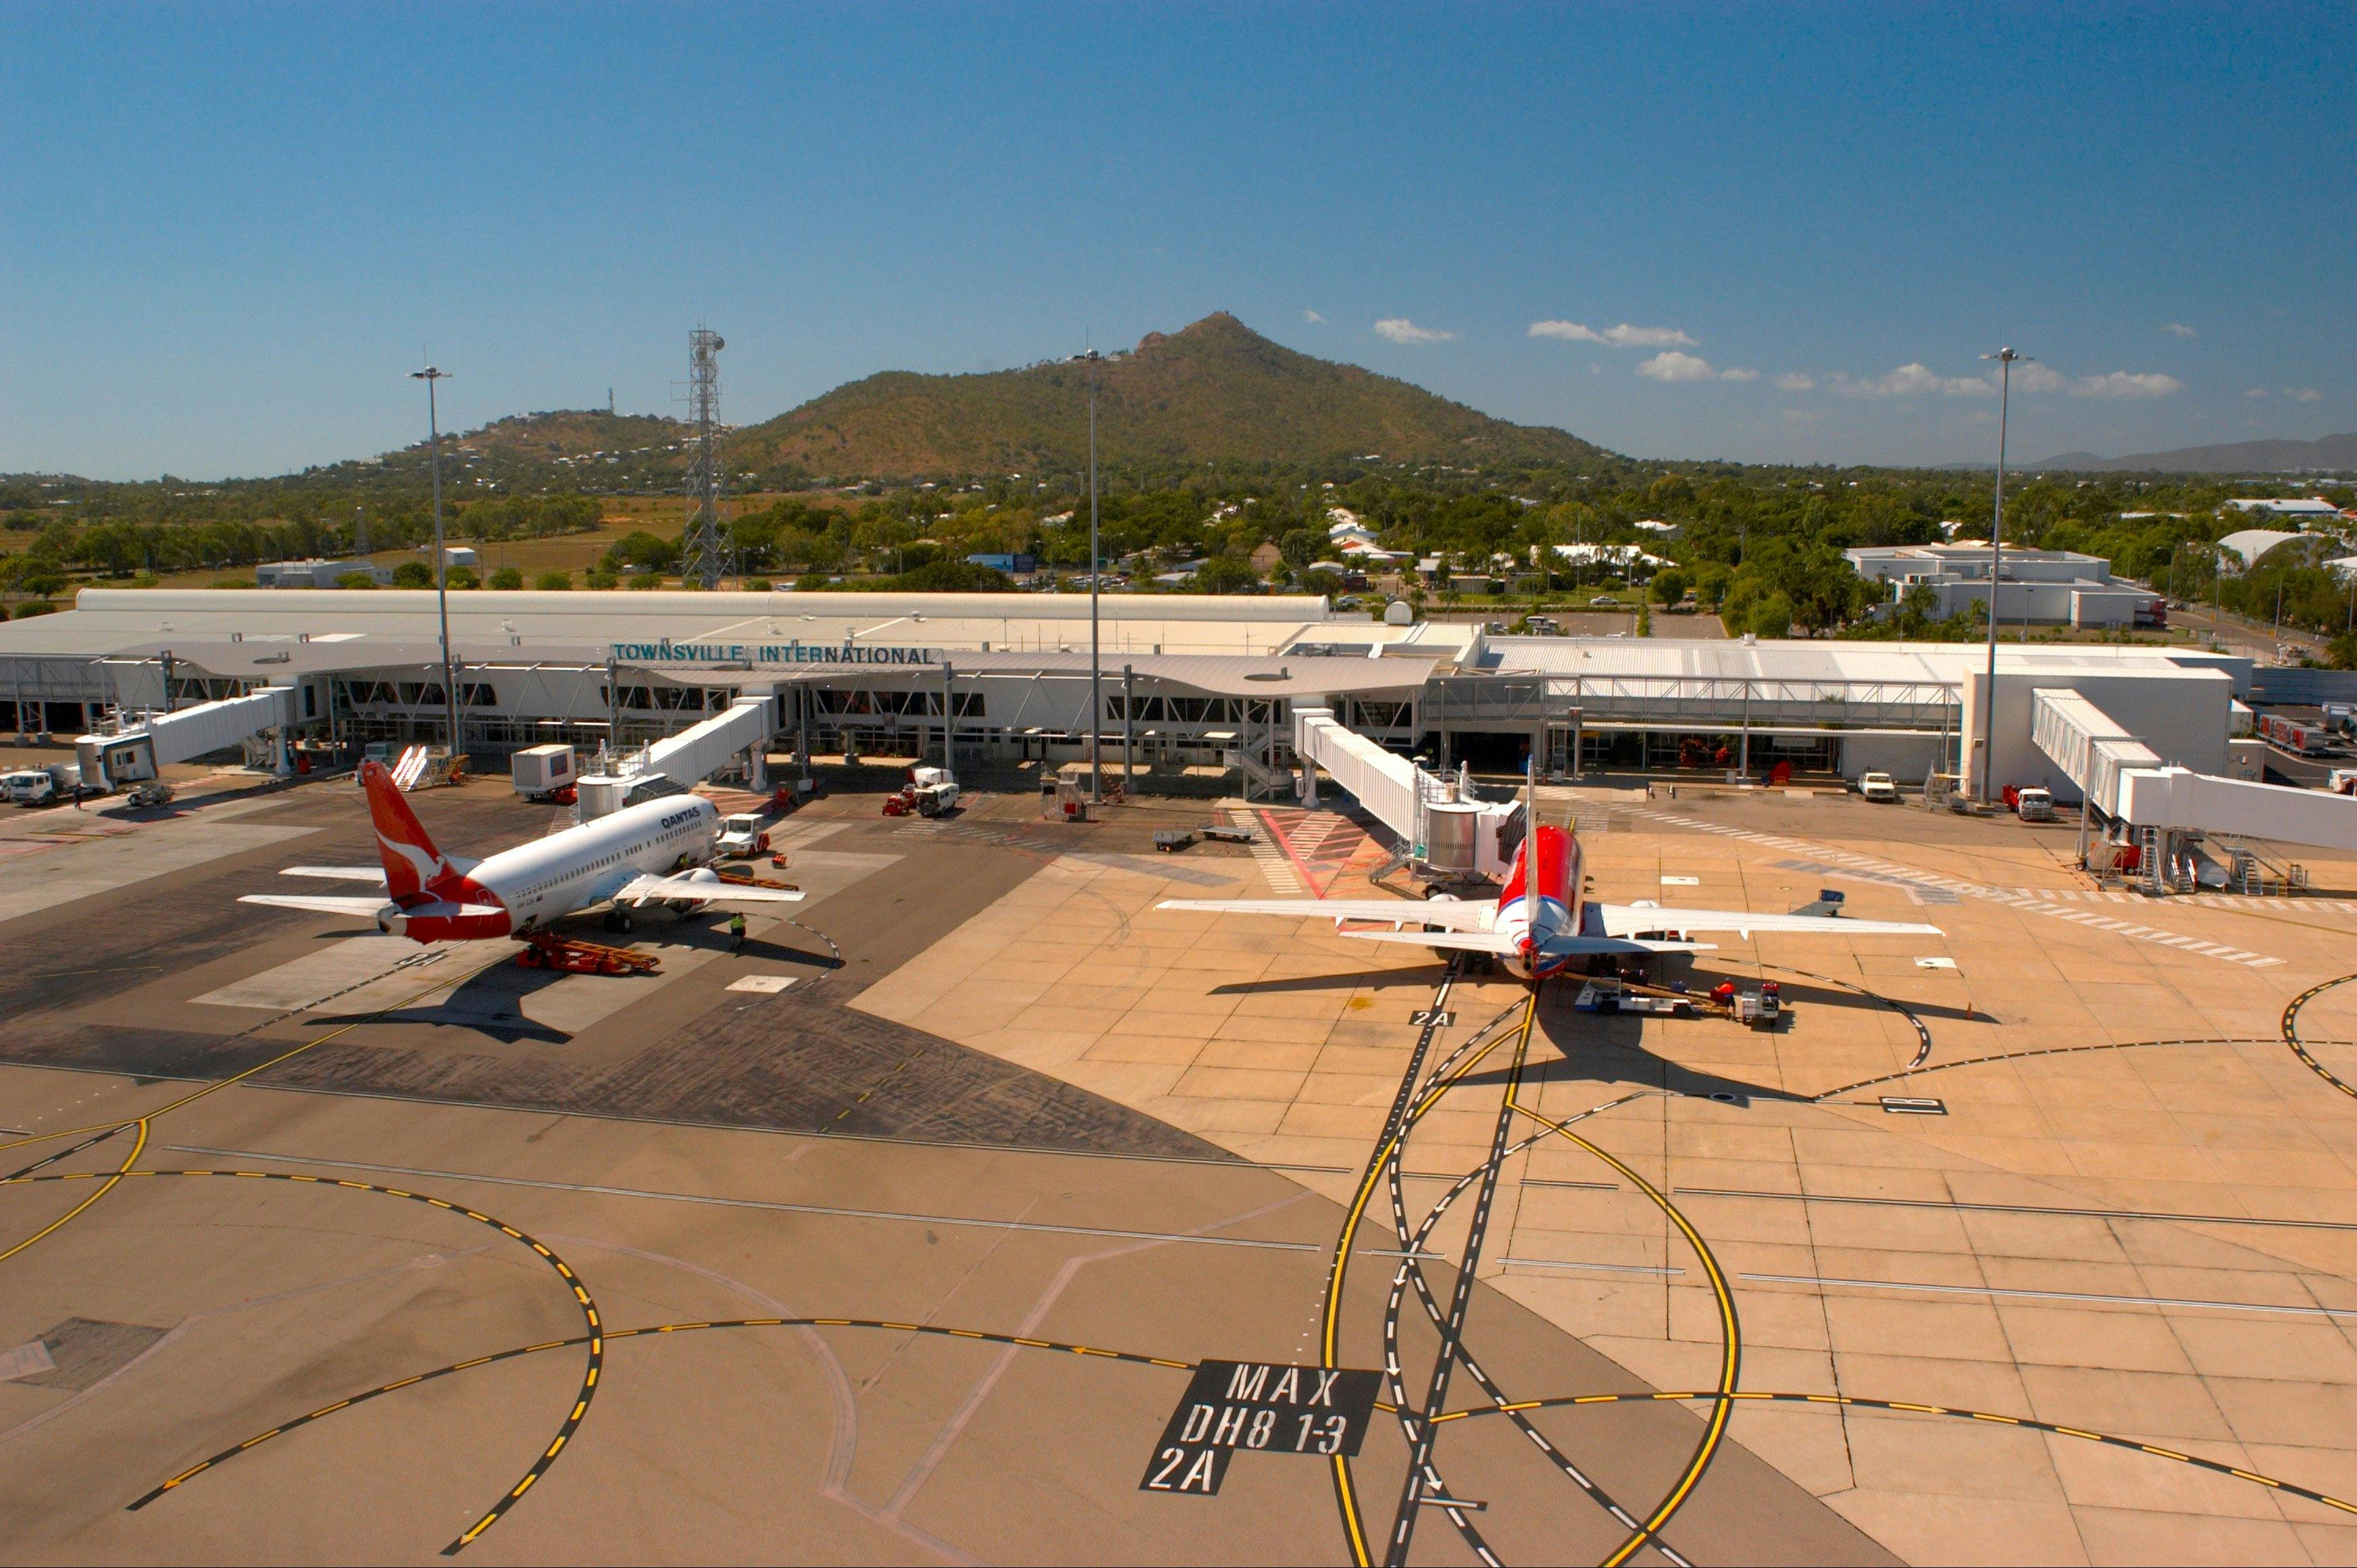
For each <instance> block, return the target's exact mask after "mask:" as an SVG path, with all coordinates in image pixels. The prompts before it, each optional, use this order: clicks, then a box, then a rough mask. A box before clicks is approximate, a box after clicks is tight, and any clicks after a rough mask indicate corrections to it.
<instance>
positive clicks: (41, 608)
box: [16, 599, 58, 620]
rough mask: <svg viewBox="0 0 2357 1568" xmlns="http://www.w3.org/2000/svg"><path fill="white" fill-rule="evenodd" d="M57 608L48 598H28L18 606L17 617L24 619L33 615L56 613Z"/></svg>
mask: <svg viewBox="0 0 2357 1568" xmlns="http://www.w3.org/2000/svg"><path fill="white" fill-rule="evenodd" d="M57 608H58V607H57V606H55V605H53V604H51V603H49V601H48V600H47V599H27V600H26V601H25V602H24V603H23V604H21V605H18V606H17V607H16V618H17V619H18V620H24V619H26V618H29V617H32V616H45V615H54V614H56V613H57Z"/></svg>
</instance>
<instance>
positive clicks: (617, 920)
mask: <svg viewBox="0 0 2357 1568" xmlns="http://www.w3.org/2000/svg"><path fill="white" fill-rule="evenodd" d="M630 927H631V922H630V911H629V910H628V909H608V910H607V911H606V929H608V930H609V931H628V930H629V929H630Z"/></svg>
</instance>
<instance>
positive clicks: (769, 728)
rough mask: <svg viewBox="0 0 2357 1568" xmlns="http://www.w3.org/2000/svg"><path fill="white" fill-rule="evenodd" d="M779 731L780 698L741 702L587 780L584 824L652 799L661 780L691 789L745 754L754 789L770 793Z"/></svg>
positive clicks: (582, 788) (750, 698) (771, 695)
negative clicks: (769, 765)
mask: <svg viewBox="0 0 2357 1568" xmlns="http://www.w3.org/2000/svg"><path fill="white" fill-rule="evenodd" d="M777 731H778V703H777V696H776V693H770V692H762V693H755V694H748V695H746V696H742V697H739V698H737V701H736V702H734V703H731V704H729V706H728V708H727V710H726V712H724V713H719V714H714V715H713V716H712V717H710V718H708V719H705V721H704V722H703V723H701V724H698V725H691V726H690V727H688V728H686V729H683V730H682V731H680V732H679V733H678V734H677V735H673V736H664V737H663V738H662V739H661V740H659V741H655V742H654V743H652V744H651V745H650V746H647V747H646V748H645V749H644V750H642V751H640V752H639V753H638V754H637V755H636V756H634V757H628V758H625V759H624V760H623V762H622V763H621V765H620V766H619V767H618V768H615V770H614V771H613V772H612V773H610V774H608V775H605V776H602V777H597V778H587V779H582V780H581V782H580V785H579V795H580V802H581V815H582V817H583V818H584V819H587V818H590V817H597V816H603V815H605V814H606V813H607V812H608V811H618V810H619V809H620V808H621V807H622V806H623V805H624V804H626V803H627V802H629V801H630V800H634V799H644V798H647V797H648V796H649V794H650V793H651V791H650V790H649V789H647V788H646V785H647V784H648V783H649V782H650V781H651V780H652V779H657V778H661V779H666V780H669V781H670V783H671V785H672V788H673V789H674V790H677V789H689V788H691V787H693V786H694V785H695V784H697V783H699V782H701V781H702V780H704V779H709V778H711V777H712V775H714V774H716V773H717V772H719V771H720V770H721V769H722V768H726V767H727V766H728V763H729V760H730V759H731V758H732V757H737V755H739V754H740V753H749V754H750V756H751V759H752V768H751V771H752V776H753V788H754V789H767V788H768V787H769V778H768V773H767V769H766V765H765V753H766V752H767V750H768V743H769V739H770V736H773V735H775V734H776V733H777Z"/></svg>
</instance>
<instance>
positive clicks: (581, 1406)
mask: <svg viewBox="0 0 2357 1568" xmlns="http://www.w3.org/2000/svg"><path fill="white" fill-rule="evenodd" d="M132 1174H134V1175H142V1174H153V1175H170V1174H174V1173H170V1172H153V1173H142V1172H134V1173H132ZM380 1190H382V1189H380ZM705 1328H875V1329H883V1330H887V1331H888V1332H892V1333H902V1334H931V1335H939V1336H943V1337H954V1338H959V1339H980V1340H985V1341H987V1342H989V1343H991V1344H995V1345H1020V1346H1022V1347H1024V1348H1027V1349H1033V1350H1059V1351H1064V1352H1067V1353H1069V1354H1071V1355H1075V1356H1093V1357H1096V1358H1098V1359H1103V1360H1110V1361H1126V1362H1129V1363H1131V1364H1132V1365H1135V1366H1144V1367H1163V1368H1167V1369H1170V1370H1172V1371H1179V1372H1191V1371H1193V1370H1194V1369H1195V1363H1194V1362H1192V1361H1179V1360H1173V1359H1170V1358H1168V1357H1167V1356H1142V1355H1139V1354H1138V1353H1136V1352H1135V1351H1133V1350H1107V1349H1104V1348H1101V1347H1099V1346H1094V1345H1070V1344H1065V1343H1062V1342H1060V1341H1058V1340H1053V1339H1035V1338H1030V1337H1025V1336H1023V1335H1017V1334H993V1333H989V1332H986V1331H985V1330H982V1329H978V1328H948V1327H942V1326H935V1325H931V1324H920V1323H887V1322H883V1321H881V1320H879V1319H875V1318H859V1317H728V1318H712V1319H708V1320H706V1321H704V1322H700V1323H657V1324H651V1325H649V1326H646V1327H644V1328H618V1329H616V1330H614V1331H613V1332H612V1333H610V1334H606V1335H604V1336H602V1337H598V1336H592V1335H587V1334H581V1335H576V1336H574V1337H572V1338H569V1339H544V1340H542V1341H540V1342H539V1343H538V1344H534V1345H519V1346H517V1347H515V1348H512V1349H508V1350H495V1351H493V1352H491V1353H490V1355H488V1356H475V1357H470V1358H469V1359H467V1360H464V1361H453V1362H451V1363H450V1364H449V1365H448V1366H447V1367H436V1368H435V1369H433V1370H432V1371H430V1372H414V1373H412V1374H410V1375H409V1376H408V1377H405V1378H396V1379H394V1380H393V1381H392V1382H389V1383H382V1384H380V1385H378V1386H377V1387H375V1388H372V1389H370V1390H368V1391H365V1392H362V1393H357V1394H352V1395H350V1396H348V1397H346V1398H344V1399H339V1400H338V1401H337V1402H335V1403H333V1404H328V1405H321V1406H320V1407H319V1408H318V1409H317V1410H315V1411H310V1412H306V1413H305V1414H302V1415H298V1416H296V1417H295V1418H294V1419H293V1420H291V1421H285V1422H282V1423H279V1424H278V1425H276V1426H274V1427H272V1428H271V1429H270V1430H269V1431H267V1432H264V1433H260V1434H256V1435H254V1436H253V1437H249V1438H247V1439H246V1440H245V1441H244V1442H242V1443H238V1444H231V1446H230V1447H227V1448H224V1449H222V1450H221V1452H220V1453H218V1454H215V1455H212V1456H211V1457H210V1458H208V1459H202V1460H199V1461H198V1462H197V1463H196V1464H194V1465H191V1466H188V1468H187V1469H185V1470H183V1471H181V1472H180V1473H179V1474H178V1475H177V1476H174V1477H171V1478H170V1479H169V1480H167V1481H165V1482H163V1483H162V1484H160V1485H158V1486H156V1487H154V1488H152V1489H150V1490H149V1491H147V1492H146V1493H145V1494H143V1495H142V1496H141V1497H139V1498H137V1499H135V1501H133V1502H132V1503H131V1504H130V1505H129V1509H128V1510H127V1511H134V1512H135V1511H136V1510H138V1509H144V1508H145V1507H146V1506H147V1505H148V1504H149V1503H152V1502H154V1501H156V1499H157V1498H161V1497H163V1496H164V1495H165V1494H166V1493H167V1492H169V1491H172V1490H173V1489H174V1488H176V1487H179V1486H180V1485H181V1484H182V1483H184V1482H186V1481H188V1479H189V1478H190V1477H195V1476H199V1475H201V1474H203V1473H204V1472H205V1471H207V1470H210V1469H213V1468H215V1467H217V1466H220V1465H221V1463H222V1462H223V1461H224V1460H228V1459H233V1458H235V1457H236V1456H237V1455H240V1454H242V1453H244V1452H245V1451H246V1450H247V1449H249V1448H257V1447H260V1446H261V1445H262V1444H264V1443H267V1442H269V1441H270V1440H271V1439H272V1438H274V1437H283V1436H285V1434H287V1433H290V1432H293V1431H295V1430H296V1429H297V1428H298V1427H304V1426H307V1425H309V1424H310V1423H313V1422H315V1421H320V1420H324V1419H325V1418H327V1417H328V1416H330V1415H333V1414H335V1413H336V1412H338V1411H342V1410H350V1408H351V1407H352V1406H354V1405H358V1404H365V1403H367V1402H369V1401H371V1400H372V1399H378V1398H381V1397H382V1396H383V1395H385V1394H390V1393H397V1392H399V1391H401V1390H403V1389H406V1388H411V1387H414V1385H416V1384H418V1383H424V1382H431V1381H433V1380H435V1379H436V1378H447V1377H449V1376H451V1375H452V1374H454V1373H457V1372H466V1371H472V1370H473V1369H475V1368H477V1367H488V1366H490V1365H491V1364H492V1363H493V1362H495V1361H512V1360H515V1359H518V1358H519V1357H523V1356H537V1355H539V1354H540V1353H541V1352H543V1351H544V1350H562V1349H565V1348H568V1347H572V1346H579V1345H588V1344H592V1343H600V1342H602V1341H609V1340H615V1339H635V1338H638V1337H640V1336H641V1335H648V1334H690V1333H694V1332H695V1331H696V1330H698V1329H705ZM591 1382H592V1383H594V1382H595V1379H594V1378H593V1379H592V1380H591ZM588 1411H589V1400H588V1395H587V1385H585V1391H584V1393H583V1395H582V1397H581V1398H580V1399H579V1400H578V1401H577V1402H576V1403H575V1404H574V1406H573V1413H572V1415H571V1416H570V1417H568V1418H567V1420H566V1422H565V1428H564V1430H563V1431H561V1432H559V1433H558V1434H557V1435H556V1440H555V1441H554V1442H553V1443H551V1444H549V1445H548V1451H547V1452H546V1453H545V1454H544V1455H541V1461H540V1463H539V1464H538V1465H536V1466H534V1467H533V1470H534V1473H533V1475H529V1476H527V1477H525V1479H524V1480H523V1481H522V1483H519V1484H518V1486H517V1487H515V1489H514V1490H512V1491H511V1492H510V1493H509V1494H508V1495H507V1497H506V1498H504V1499H503V1500H502V1502H501V1505H500V1508H499V1509H493V1510H492V1512H491V1514H490V1515H487V1516H486V1518H485V1521H484V1523H483V1524H481V1525H479V1526H477V1527H476V1529H475V1530H473V1531H472V1532H471V1533H470V1534H468V1536H464V1537H461V1538H460V1540H459V1541H457V1542H454V1543H453V1544H454V1545H464V1544H465V1543H466V1542H467V1541H471V1540H472V1539H473V1537H474V1536H475V1535H479V1534H481V1533H482V1531H483V1530H484V1529H486V1528H488V1527H489V1525H490V1523H491V1522H494V1521H495V1520H496V1518H497V1515H498V1514H499V1513H500V1512H502V1511H504V1509H506V1507H507V1506H509V1505H511V1504H512V1503H513V1502H514V1501H515V1499H516V1498H520V1497H522V1495H523V1493H524V1490H525V1488H526V1487H529V1486H530V1485H531V1483H532V1481H533V1480H534V1479H536V1478H537V1476H538V1472H540V1471H544V1470H545V1469H546V1468H547V1467H548V1464H549V1462H550V1461H553V1460H554V1458H555V1457H556V1455H557V1452H558V1451H559V1450H560V1449H562V1448H563V1447H564V1446H565V1444H567V1443H569V1442H570V1441H572V1437H573V1432H574V1430H575V1428H576V1427H578V1426H579V1425H580V1423H581V1418H582V1417H583V1416H584V1415H586V1414H587V1413H588Z"/></svg>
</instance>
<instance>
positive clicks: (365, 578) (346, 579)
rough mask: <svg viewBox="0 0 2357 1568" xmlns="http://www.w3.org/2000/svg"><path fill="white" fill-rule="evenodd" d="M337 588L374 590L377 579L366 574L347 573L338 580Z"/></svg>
mask: <svg viewBox="0 0 2357 1568" xmlns="http://www.w3.org/2000/svg"><path fill="white" fill-rule="evenodd" d="M336 586H338V587H339V588H373V587H375V586H376V579H375V578H374V577H372V576H371V575H369V574H368V573H366V572H347V573H345V574H344V575H342V576H340V577H339V578H337V579H336Z"/></svg>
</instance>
